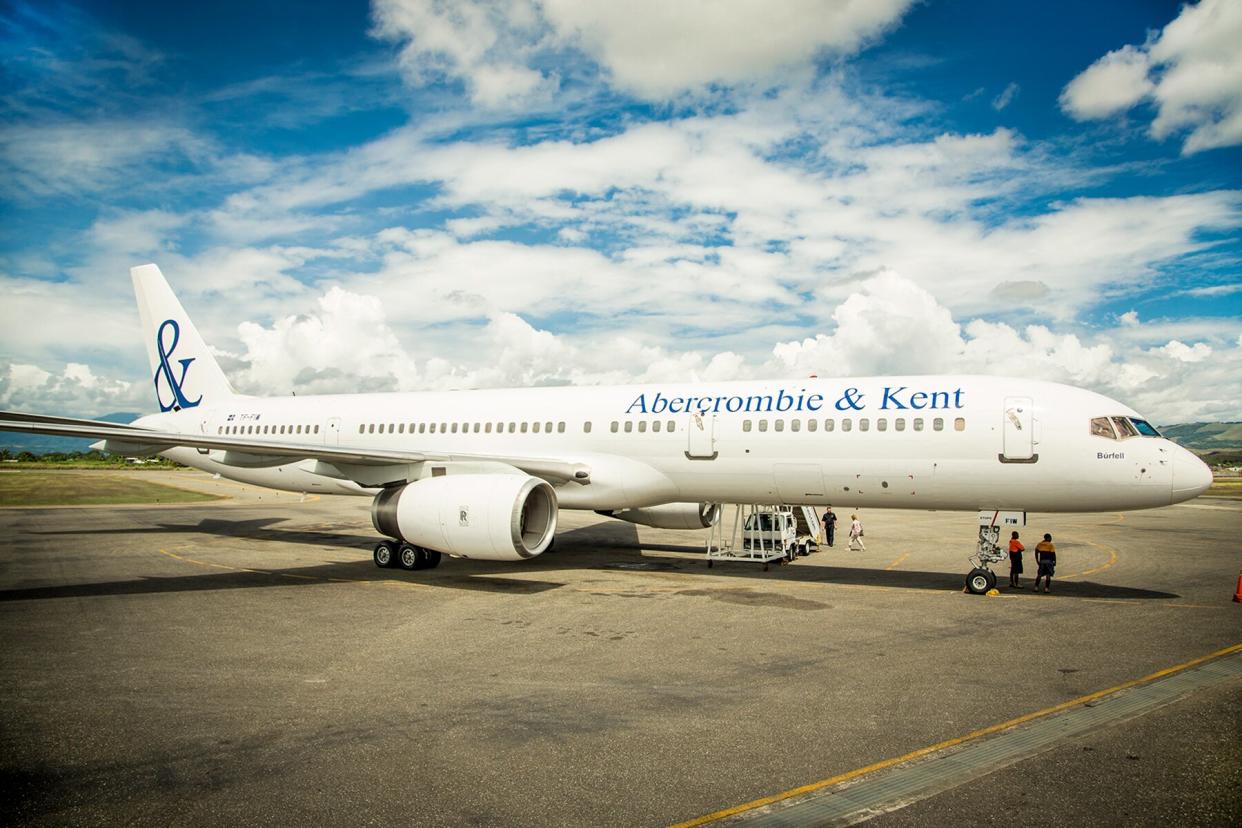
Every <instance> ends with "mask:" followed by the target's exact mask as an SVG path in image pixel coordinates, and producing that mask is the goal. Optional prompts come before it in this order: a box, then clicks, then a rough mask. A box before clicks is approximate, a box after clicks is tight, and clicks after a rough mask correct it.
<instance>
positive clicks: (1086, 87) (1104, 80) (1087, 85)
mask: <svg viewBox="0 0 1242 828" xmlns="http://www.w3.org/2000/svg"><path fill="white" fill-rule="evenodd" d="M1150 68H1151V60H1150V58H1149V57H1148V55H1147V52H1145V51H1143V50H1142V49H1138V48H1135V47H1134V46H1123V47H1121V48H1120V49H1118V50H1116V51H1114V52H1109V53H1108V54H1106V55H1105V56H1104V57H1102V58H1100V59H1099V60H1097V61H1096V62H1095V63H1093V64H1091V65H1090V66H1089V67H1087V68H1086V69H1085V70H1083V72H1082V73H1081V74H1080V75H1078V76H1077V77H1076V78H1074V79H1073V80H1072V81H1070V82H1069V85H1067V86H1066V87H1065V89H1063V90H1062V91H1061V108H1062V109H1063V110H1065V112H1066V113H1067V114H1068V115H1070V116H1071V117H1073V118H1075V119H1077V120H1080V121H1086V120H1091V119H1094V118H1106V117H1108V116H1110V115H1115V114H1116V113H1118V112H1124V111H1125V110H1127V109H1129V108H1130V107H1132V106H1134V105H1135V104H1137V103H1138V102H1139V101H1141V100H1143V99H1144V98H1146V97H1147V96H1148V95H1150V94H1151V92H1152V90H1153V89H1155V85H1154V84H1152V82H1151V81H1150V80H1148V79H1147V73H1148V71H1149V70H1150Z"/></svg>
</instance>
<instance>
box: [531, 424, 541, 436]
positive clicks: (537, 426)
mask: <svg viewBox="0 0 1242 828" xmlns="http://www.w3.org/2000/svg"><path fill="white" fill-rule="evenodd" d="M532 425H533V426H534V432H535V433H536V434H538V433H539V423H538V422H535V423H532Z"/></svg>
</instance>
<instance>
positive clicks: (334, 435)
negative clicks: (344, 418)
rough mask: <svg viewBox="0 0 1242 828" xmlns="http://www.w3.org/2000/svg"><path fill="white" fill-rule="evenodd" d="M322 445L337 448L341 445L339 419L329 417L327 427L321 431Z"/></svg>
mask: <svg viewBox="0 0 1242 828" xmlns="http://www.w3.org/2000/svg"><path fill="white" fill-rule="evenodd" d="M323 444H324V445H325V446H339V445H340V444H341V418H340V417H329V418H328V423H327V426H326V427H325V428H324V431H323Z"/></svg>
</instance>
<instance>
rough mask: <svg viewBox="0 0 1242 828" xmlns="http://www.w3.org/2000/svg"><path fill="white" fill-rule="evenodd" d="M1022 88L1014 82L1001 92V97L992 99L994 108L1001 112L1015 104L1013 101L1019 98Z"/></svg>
mask: <svg viewBox="0 0 1242 828" xmlns="http://www.w3.org/2000/svg"><path fill="white" fill-rule="evenodd" d="M1021 89H1022V87H1020V86H1018V84H1016V83H1013V82H1012V81H1011V82H1010V83H1009V85H1008V86H1006V87H1005V88H1004V90H1002V91H1001V93H1000V94H999V95H997V96H996V97H995V98H993V99H992V108H993V109H995V110H996V111H997V112H1000V111H1001V110H1002V109H1004V108H1005V107H1007V106H1009V105H1010V104H1011V103H1013V99H1014V98H1016V97H1018V92H1019V91H1020V90H1021Z"/></svg>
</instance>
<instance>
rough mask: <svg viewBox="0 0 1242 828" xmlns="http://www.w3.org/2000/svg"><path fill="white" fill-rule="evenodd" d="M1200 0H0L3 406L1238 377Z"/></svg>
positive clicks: (1222, 61)
mask: <svg viewBox="0 0 1242 828" xmlns="http://www.w3.org/2000/svg"><path fill="white" fill-rule="evenodd" d="M1240 6H1242V4H1238V3H1236V2H1223V0H1203V2H1201V3H1198V4H1191V5H1181V4H1176V3H1147V2H1134V1H1133V0H1132V1H1131V2H1099V3H1093V4H1086V6H1083V5H1082V4H1072V3H1043V4H1021V5H1020V4H1006V3H1001V4H998V3H987V2H920V3H912V2H909V0H876V1H875V2H873V3H868V4H855V5H854V6H851V5H849V4H843V3H840V2H831V0H789V2H787V3H784V4H780V5H777V6H772V5H771V4H763V3H756V2H749V1H748V0H739V2H734V3H727V2H720V3H698V2H690V0H687V2H685V3H679V4H668V3H659V2H649V1H648V0H643V2H635V3H632V4H626V5H625V7H624V9H622V8H621V7H620V6H619V5H618V4H611V3H604V2H593V1H591V0H578V1H577V2H570V0H498V2H482V1H481V0H468V2H458V3H446V2H433V0H376V2H375V3H373V4H371V5H367V4H362V3H358V4H353V5H347V4H343V3H318V4H307V6H306V7H305V8H301V7H296V6H290V5H289V4H283V3H274V2H249V3H218V4H212V5H209V6H203V7H193V8H189V7H173V6H169V5H167V4H156V3H137V2H127V3H77V4H75V3H50V4H49V3H39V4H28V3H7V4H4V5H2V6H0V26H3V31H4V37H3V41H2V42H3V44H4V45H3V47H2V48H3V73H4V74H3V83H2V85H0V86H2V88H3V90H4V91H3V93H2V97H0V101H2V104H0V219H2V221H0V282H3V284H0V288H2V289H3V291H4V296H5V297H6V299H5V301H4V302H3V305H2V306H0V406H3V407H6V408H22V409H32V410H49V409H54V410H63V411H67V412H69V413H77V414H86V415H91V414H98V413H102V412H103V411H109V410H117V409H118V408H132V409H135V410H139V409H141V410H146V409H149V408H151V407H152V402H151V396H152V395H151V392H150V387H149V379H148V378H147V377H146V374H147V369H146V365H145V358H144V351H143V347H142V344H141V342H140V341H139V337H138V334H137V331H136V330H135V328H136V313H135V312H134V309H133V301H132V296H131V295H130V289H129V280H128V276H127V271H128V268H129V267H130V266H132V265H135V264H140V263H144V262H147V261H155V262H157V263H158V264H160V265H161V267H162V268H163V270H164V272H165V275H166V276H167V277H168V279H169V281H170V282H171V284H172V285H173V287H174V289H175V290H177V292H178V293H179V295H180V296H181V298H182V301H183V303H184V304H185V305H186V306H187V308H188V309H189V311H190V312H191V314H192V315H193V316H194V317H195V320H196V321H197V322H198V324H199V327H200V328H201V329H202V331H203V333H204V335H205V336H206V337H207V339H208V341H209V342H211V343H212V344H213V346H214V347H216V348H217V349H218V350H219V352H220V354H219V356H220V359H221V362H222V364H223V365H224V366H225V369H226V371H227V372H228V373H229V375H230V377H231V378H232V379H233V381H234V383H235V385H237V386H238V387H239V389H242V390H245V391H249V392H254V393H264V392H270V393H288V392H289V391H298V392H299V393H311V392H337V391H352V390H358V389H361V390H397V389H402V390H405V389H419V388H455V387H485V386H503V385H520V384H560V383H567V382H573V383H583V384H590V383H604V382H628V381H647V380H651V381H664V380H692V379H704V380H712V379H729V378H747V377H761V376H797V375H803V374H806V373H817V374H819V375H821V376H823V375H834V374H835V375H845V374H854V375H859V374H867V373H890V372H891V373H899V372H903V373H904V372H940V371H945V372H948V371H954V372H956V371H969V372H978V373H999V374H1019V375H1028V376H1034V377H1039V378H1044V379H1052V380H1058V381H1065V382H1071V383H1073V384H1077V385H1083V386H1087V387H1092V388H1095V389H1097V390H1100V391H1103V392H1104V393H1108V394H1110V395H1112V396H1115V397H1117V398H1119V399H1122V400H1123V401H1125V402H1127V403H1128V404H1131V405H1134V406H1136V407H1138V408H1140V409H1141V410H1144V411H1145V412H1147V413H1148V414H1149V416H1152V417H1153V418H1154V419H1157V420H1160V421H1162V422H1173V421H1180V420H1189V419H1238V418H1242V404H1240V403H1239V400H1242V386H1240V385H1239V382H1240V381H1239V376H1242V314H1240V313H1239V311H1240V310H1242V292H1240V291H1239V287H1240V285H1242V279H1239V261H1240V260H1242V235H1240V234H1239V226H1240V225H1242V57H1240V56H1239V54H1238V50H1237V48H1236V45H1235V44H1236V43H1237V42H1242V12H1240V11H1239V7H1240Z"/></svg>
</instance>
